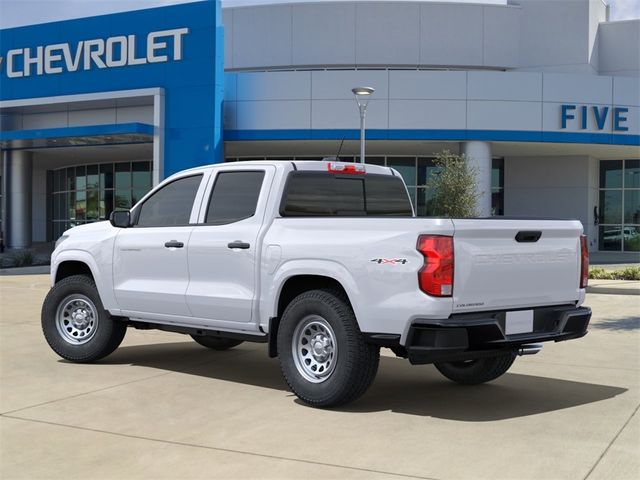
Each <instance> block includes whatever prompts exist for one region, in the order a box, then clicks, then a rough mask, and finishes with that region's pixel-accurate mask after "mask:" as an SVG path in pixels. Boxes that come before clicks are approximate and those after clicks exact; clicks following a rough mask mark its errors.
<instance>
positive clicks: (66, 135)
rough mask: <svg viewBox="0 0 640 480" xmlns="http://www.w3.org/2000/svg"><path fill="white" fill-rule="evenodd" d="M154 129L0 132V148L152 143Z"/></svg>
mask: <svg viewBox="0 0 640 480" xmlns="http://www.w3.org/2000/svg"><path fill="white" fill-rule="evenodd" d="M153 132H154V128H153V125H149V124H146V123H118V124H106V125H86V126H80V127H63V128H42V129H34V130H6V131H0V148H2V149H6V150H18V149H27V148H28V149H34V148H55V147H84V146H95V145H119V144H130V143H152V142H153Z"/></svg>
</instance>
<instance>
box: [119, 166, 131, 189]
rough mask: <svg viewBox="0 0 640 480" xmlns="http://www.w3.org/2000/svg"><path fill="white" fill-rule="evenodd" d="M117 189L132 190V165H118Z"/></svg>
mask: <svg viewBox="0 0 640 480" xmlns="http://www.w3.org/2000/svg"><path fill="white" fill-rule="evenodd" d="M116 188H117V189H124V188H131V164H130V163H116Z"/></svg>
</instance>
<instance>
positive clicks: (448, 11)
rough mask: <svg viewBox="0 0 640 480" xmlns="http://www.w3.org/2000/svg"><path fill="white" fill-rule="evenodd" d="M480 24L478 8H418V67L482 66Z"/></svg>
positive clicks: (441, 5) (469, 6) (446, 5)
mask: <svg viewBox="0 0 640 480" xmlns="http://www.w3.org/2000/svg"><path fill="white" fill-rule="evenodd" d="M482 23H483V21H482V7H481V6H479V5H451V4H423V5H421V7H420V64H421V65H452V64H456V65H482V64H483V58H482V57H483V54H482V48H483V26H482Z"/></svg>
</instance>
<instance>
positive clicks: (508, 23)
mask: <svg viewBox="0 0 640 480" xmlns="http://www.w3.org/2000/svg"><path fill="white" fill-rule="evenodd" d="M483 11H484V22H483V42H484V43H483V53H484V57H483V65H485V66H510V67H517V66H519V63H520V42H519V40H520V15H521V9H520V8H519V7H510V8H505V7H502V6H501V7H488V6H485V7H483Z"/></svg>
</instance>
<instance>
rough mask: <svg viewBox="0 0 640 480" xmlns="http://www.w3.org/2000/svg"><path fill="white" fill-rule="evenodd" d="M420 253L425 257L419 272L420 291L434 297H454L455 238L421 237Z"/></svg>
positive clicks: (440, 236) (441, 236)
mask: <svg viewBox="0 0 640 480" xmlns="http://www.w3.org/2000/svg"><path fill="white" fill-rule="evenodd" d="M418 251H419V252H420V253H421V254H422V255H423V256H424V266H423V267H422V268H421V269H420V271H419V272H418V284H419V285H420V290H422V291H423V292H424V293H426V294H428V295H431V296H434V297H450V296H451V295H453V237H447V236H444V235H420V236H419V237H418Z"/></svg>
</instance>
